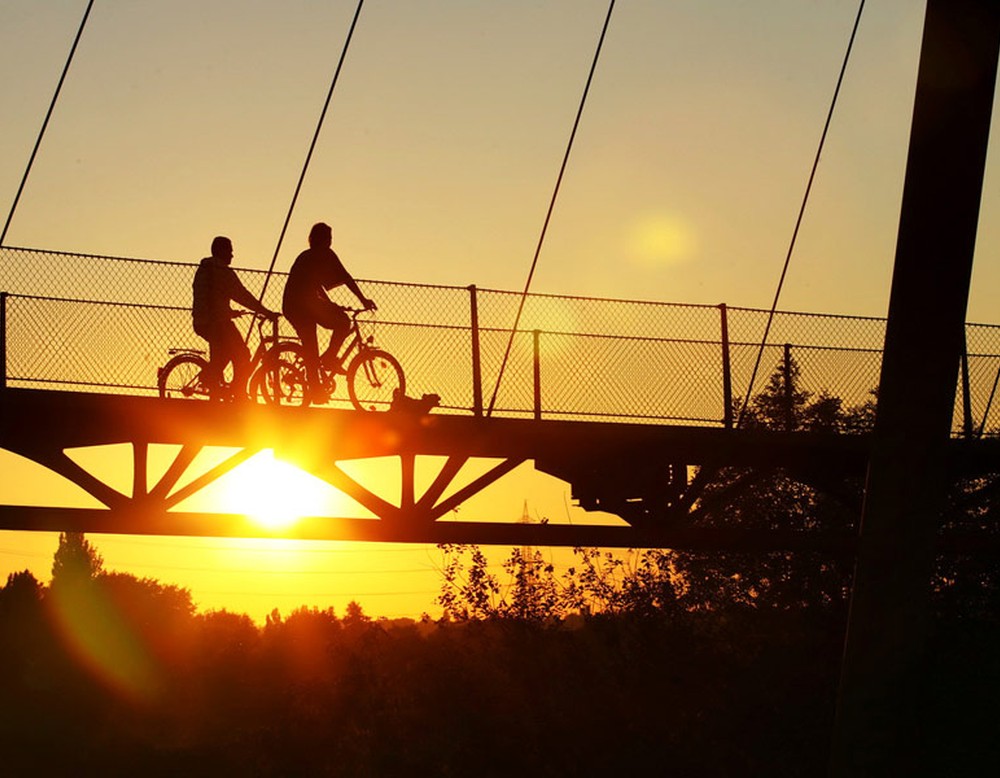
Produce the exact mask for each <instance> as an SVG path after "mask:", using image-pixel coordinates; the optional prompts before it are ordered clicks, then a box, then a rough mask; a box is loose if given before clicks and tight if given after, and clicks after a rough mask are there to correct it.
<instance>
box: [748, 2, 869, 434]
mask: <svg viewBox="0 0 1000 778" xmlns="http://www.w3.org/2000/svg"><path fill="white" fill-rule="evenodd" d="M864 9H865V0H861V4H860V5H859V6H858V14H857V16H856V17H855V19H854V27H853V29H852V30H851V38H850V40H849V41H848V43H847V51H846V53H845V54H844V62H843V64H842V65H841V66H840V75H839V76H838V77H837V86H836V88H835V89H834V90H833V100H831V102H830V110H829V111H828V112H827V114H826V123H825V124H824V125H823V133H822V135H821V136H820V139H819V147H818V148H817V149H816V157H815V158H814V159H813V164H812V170H811V171H810V172H809V181H808V183H807V184H806V191H805V194H804V195H803V197H802V205H801V206H800V207H799V215H798V218H796V220H795V229H794V230H792V239H791V241H790V242H789V244H788V253H787V254H786V255H785V264H784V267H782V269H781V277H780V278H779V279H778V288H777V289H776V290H775V292H774V302H772V303H771V310H770V312H769V313H768V315H767V325H766V326H765V327H764V337H763V338H761V341H760V348H759V349H758V350H757V359H756V360H755V361H754V365H753V372H752V373H751V374H750V382H749V383H748V384H747V393H746V396H745V397H744V398H743V404H742V406H741V407H740V415H739V417H737V419H736V427H737V428H738V427H739V426H740V422H742V421H743V415H744V413H745V412H746V409H747V407H748V406H749V404H750V395H751V394H752V393H753V385H754V381H755V380H756V379H757V371H758V370H759V369H760V360H761V358H762V357H763V356H764V348H765V346H767V336H768V333H770V331H771V324H772V322H773V321H774V314H775V311H776V310H777V309H778V298H779V297H780V296H781V288H782V286H783V285H784V283H785V275H786V274H787V273H788V263H789V262H790V261H791V259H792V252H793V251H794V249H795V240H796V238H798V235H799V227H800V226H801V225H802V217H803V216H804V215H805V212H806V203H808V202H809V192H810V191H811V190H812V185H813V179H814V178H815V177H816V169H817V168H818V167H819V160H820V156H821V155H822V153H823V145H824V143H826V134H827V131H828V130H829V129H830V122H831V120H832V119H833V109H834V108H835V107H836V105H837V97H838V95H839V94H840V85H841V84H842V83H843V82H844V73H846V72H847V63H848V60H850V58H851V49H852V48H853V47H854V38H855V37H856V36H857V34H858V24H859V23H860V22H861V12H862V11H864Z"/></svg>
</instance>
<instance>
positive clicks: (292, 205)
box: [259, 0, 365, 302]
mask: <svg viewBox="0 0 1000 778" xmlns="http://www.w3.org/2000/svg"><path fill="white" fill-rule="evenodd" d="M364 4H365V0H358V7H357V8H356V9H355V11H354V18H353V19H352V20H351V26H350V28H349V29H348V31H347V38H346V39H345V40H344V48H343V49H341V52H340V59H339V60H338V62H337V69H336V70H335V71H334V73H333V79H332V80H331V81H330V89H329V91H327V93H326V102H324V103H323V110H322V111H321V112H320V115H319V122H317V124H316V132H315V133H313V138H312V143H310V144H309V151H308V152H307V153H306V160H305V163H304V164H303V165H302V172H301V173H300V174H299V181H298V183H297V184H296V185H295V192H294V193H293V194H292V202H291V203H290V204H289V206H288V213H287V214H286V215H285V223H284V224H283V225H282V226H281V233H280V234H279V235H278V244H277V245H276V246H275V247H274V256H272V257H271V264H270V265H269V266H268V268H267V275H266V276H264V286H263V287H262V288H261V290H260V297H259V299H260V301H261V302H263V301H264V293H265V292H266V291H267V285H268V282H270V280H271V275H272V273H273V272H274V265H275V263H276V262H277V260H278V252H280V251H281V244H282V243H283V242H284V240H285V233H286V232H287V231H288V223H289V222H290V221H291V220H292V212H293V211H294V210H295V203H296V202H297V201H298V199H299V192H300V191H301V190H302V182H303V181H305V178H306V171H307V170H308V169H309V162H310V161H311V160H312V155H313V151H314V150H315V148H316V142H317V141H318V140H319V134H320V131H321V130H322V129H323V121H324V120H325V119H326V112H327V109H328V108H329V107H330V100H331V98H332V97H333V90H334V89H335V88H336V86H337V80H338V79H339V78H340V71H341V69H342V68H343V66H344V60H345V59H346V58H347V49H348V48H349V47H350V45H351V38H353V37H354V28H355V27H357V25H358V17H360V16H361V8H362V7H363V6H364Z"/></svg>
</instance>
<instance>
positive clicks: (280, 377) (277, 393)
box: [249, 343, 308, 406]
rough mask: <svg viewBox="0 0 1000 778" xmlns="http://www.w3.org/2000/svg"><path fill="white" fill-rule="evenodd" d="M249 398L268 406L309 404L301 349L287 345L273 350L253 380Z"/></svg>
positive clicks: (293, 345)
mask: <svg viewBox="0 0 1000 778" xmlns="http://www.w3.org/2000/svg"><path fill="white" fill-rule="evenodd" d="M249 388H250V396H251V397H253V398H254V399H262V400H263V401H264V402H265V403H267V404H269V405H292V406H300V405H306V404H307V402H308V386H307V383H306V368H305V361H304V360H303V358H302V349H301V347H300V346H298V345H297V344H293V343H285V344H282V345H280V346H278V347H277V349H271V350H270V351H269V352H268V353H267V355H266V356H265V357H264V360H263V362H262V364H261V365H260V366H259V367H258V368H257V370H255V371H254V373H253V375H252V376H251V377H250V387H249Z"/></svg>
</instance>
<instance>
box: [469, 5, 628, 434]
mask: <svg viewBox="0 0 1000 778" xmlns="http://www.w3.org/2000/svg"><path fill="white" fill-rule="evenodd" d="M614 8H615V0H611V3H610V4H609V5H608V14H607V16H606V17H605V19H604V27H603V28H602V29H601V37H600V39H599V40H598V41H597V50H596V51H595V52H594V60H593V62H592V63H591V65H590V74H589V75H588V76H587V84H586V86H585V87H584V89H583V96H582V97H581V98H580V107H579V108H578V109H577V112H576V120H575V121H574V122H573V130H572V132H571V133H570V136H569V143H568V144H567V145H566V153H565V154H564V155H563V160H562V165H561V166H560V168H559V175H558V177H557V178H556V185H555V188H554V190H553V192H552V199H551V200H550V201H549V209H548V211H547V212H546V214H545V221H544V223H543V224H542V232H541V235H539V237H538V245H537V246H536V247H535V256H534V258H533V259H532V260H531V269H530V270H529V271H528V278H527V280H526V281H525V283H524V291H522V292H521V299H520V302H519V303H518V306H517V315H516V316H515V317H514V326H513V327H512V328H511V330H510V337H509V338H508V340H507V348H506V350H505V351H504V355H503V360H502V362H501V363H500V370H499V372H498V373H497V381H496V385H495V386H494V387H493V396H492V397H491V398H490V404H489V407H488V408H487V409H486V416H487V417H489V416H492V415H493V407H494V406H495V404H496V400H497V393H498V392H499V391H500V382H501V381H502V380H503V374H504V370H505V369H506V367H507V361H508V359H509V358H510V349H511V347H512V346H513V344H514V336H515V335H516V334H517V326H518V324H520V322H521V314H522V312H523V311H524V303H525V300H526V299H527V297H528V290H529V289H530V288H531V279H532V277H533V276H534V275H535V268H536V267H537V265H538V257H539V255H540V254H541V253H542V244H543V243H544V242H545V233H546V232H547V230H548V227H549V221H550V219H551V218H552V211H553V209H554V208H555V204H556V198H557V197H558V196H559V187H560V185H561V184H562V179H563V174H564V173H565V172H566V164H567V163H568V162H569V155H570V152H571V151H572V150H573V140H574V139H575V138H576V131H577V128H578V127H579V126H580V117H581V116H583V108H584V106H585V105H586V103H587V94H588V93H589V92H590V85H591V83H592V82H593V80H594V71H595V70H596V69H597V61H598V59H599V58H600V56H601V47H602V46H603V45H604V38H605V36H606V35H607V32H608V24H609V23H610V22H611V12H612V11H613V10H614Z"/></svg>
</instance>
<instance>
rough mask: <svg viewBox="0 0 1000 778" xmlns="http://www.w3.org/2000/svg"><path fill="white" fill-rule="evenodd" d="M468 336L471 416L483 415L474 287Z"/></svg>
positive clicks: (470, 290) (476, 303) (473, 285)
mask: <svg viewBox="0 0 1000 778" xmlns="http://www.w3.org/2000/svg"><path fill="white" fill-rule="evenodd" d="M468 289H469V305H470V314H469V319H470V329H471V332H470V336H471V338H472V415H473V416H482V415H483V368H482V362H481V356H480V353H479V300H478V298H477V297H476V285H475V284H470V285H469V287H468Z"/></svg>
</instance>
